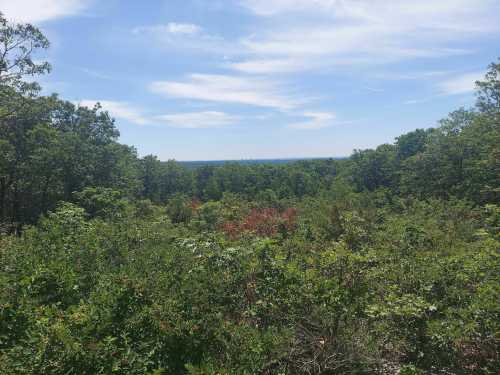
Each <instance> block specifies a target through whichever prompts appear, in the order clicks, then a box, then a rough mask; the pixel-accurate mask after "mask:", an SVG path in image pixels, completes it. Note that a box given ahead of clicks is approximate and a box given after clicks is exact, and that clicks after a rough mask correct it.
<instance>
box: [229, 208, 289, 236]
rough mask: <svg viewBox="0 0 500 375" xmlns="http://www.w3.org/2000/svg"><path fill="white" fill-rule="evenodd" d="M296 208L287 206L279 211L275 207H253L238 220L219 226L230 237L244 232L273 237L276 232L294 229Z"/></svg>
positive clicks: (287, 231) (286, 231)
mask: <svg viewBox="0 0 500 375" xmlns="http://www.w3.org/2000/svg"><path fill="white" fill-rule="evenodd" d="M296 221H297V210H296V209H295V208H288V209H286V210H285V211H283V212H281V213H280V212H279V211H278V210H276V209H275V208H263V209H253V210H252V211H250V213H249V214H248V215H247V216H246V217H245V218H243V219H242V220H241V221H240V222H234V221H229V222H226V223H224V224H223V225H222V226H221V230H222V231H223V232H224V233H226V234H227V235H228V236H229V237H230V238H233V239H235V238H237V237H239V236H240V235H241V234H243V233H244V232H249V233H253V234H255V235H257V236H260V237H273V236H276V235H277V234H278V233H289V232H292V231H294V230H295V228H296Z"/></svg>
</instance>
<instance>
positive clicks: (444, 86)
mask: <svg viewBox="0 0 500 375" xmlns="http://www.w3.org/2000/svg"><path fill="white" fill-rule="evenodd" d="M484 75H485V72H473V73H467V74H462V75H459V76H456V77H454V78H452V79H449V80H447V81H444V82H441V83H439V85H438V90H439V92H440V93H441V94H443V95H458V94H467V93H470V92H473V91H474V89H475V87H476V81H480V80H482V79H484Z"/></svg>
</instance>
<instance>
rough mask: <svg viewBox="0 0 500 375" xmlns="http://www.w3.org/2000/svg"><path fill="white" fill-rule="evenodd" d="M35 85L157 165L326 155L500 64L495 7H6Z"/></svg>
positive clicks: (385, 138)
mask: <svg viewBox="0 0 500 375" xmlns="http://www.w3.org/2000/svg"><path fill="white" fill-rule="evenodd" d="M0 10H1V11H3V12H4V13H5V15H6V17H7V18H8V19H11V20H16V21H23V22H32V23H34V24H35V25H38V26H39V27H40V28H41V29H42V30H43V31H44V32H45V33H46V35H47V36H48V37H49V39H50V40H51V42H52V46H51V48H50V50H49V51H48V52H47V54H45V55H43V56H38V57H37V58H40V59H42V58H45V59H48V60H49V61H50V62H51V63H52V65H53V71H52V73H51V74H50V75H48V76H45V77H43V78H42V79H41V80H40V81H41V83H42V85H43V87H44V92H45V93H51V92H57V93H59V94H60V95H61V97H62V98H64V99H67V100H71V101H74V102H75V103H79V104H80V105H93V104H94V103H95V102H96V101H100V102H101V103H102V105H103V107H104V109H106V110H108V111H109V112H110V113H111V114H112V115H113V116H114V117H115V118H116V122H117V126H118V128H119V130H120V132H121V138H120V140H121V142H123V143H126V144H130V145H134V146H135V147H136V148H137V150H138V152H139V154H140V155H146V154H155V155H157V156H158V157H159V158H160V159H162V160H168V159H177V160H218V159H249V158H286V157H328V156H343V155H349V154H350V153H351V152H352V150H353V149H363V148H369V147H375V146H377V145H379V144H381V143H385V142H392V141H393V139H394V138H395V137H396V136H398V135H400V134H402V133H404V132H407V131H411V130H413V129H415V128H418V127H421V128H427V127H430V126H435V125H436V123H437V121H438V120H439V119H441V118H443V117H444V116H446V114H447V113H448V112H450V111H452V110H454V109H457V108H459V107H460V106H466V107H467V106H470V105H471V104H472V103H473V102H474V93H473V88H474V81H475V80H477V79H479V78H480V77H481V76H482V75H483V74H484V72H485V70H486V68H487V66H488V64H489V63H491V62H493V61H496V59H497V58H498V57H499V56H500V1H498V0H440V1H436V0H419V1H402V0H148V1H137V0H135V1H134V0H0Z"/></svg>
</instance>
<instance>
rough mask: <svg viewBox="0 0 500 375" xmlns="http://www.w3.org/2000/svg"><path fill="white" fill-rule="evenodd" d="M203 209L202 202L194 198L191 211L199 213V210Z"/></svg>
mask: <svg viewBox="0 0 500 375" xmlns="http://www.w3.org/2000/svg"><path fill="white" fill-rule="evenodd" d="M200 207H201V201H200V200H199V199H198V198H193V199H192V200H191V210H193V212H195V211H198V209H199V208H200Z"/></svg>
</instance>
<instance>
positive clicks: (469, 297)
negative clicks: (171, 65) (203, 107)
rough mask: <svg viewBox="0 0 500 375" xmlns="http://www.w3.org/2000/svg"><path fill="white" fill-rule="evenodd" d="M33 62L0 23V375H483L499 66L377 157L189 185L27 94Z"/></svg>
mask: <svg viewBox="0 0 500 375" xmlns="http://www.w3.org/2000/svg"><path fill="white" fill-rule="evenodd" d="M48 47H49V41H48V40H47V38H46V37H45V36H44V35H43V33H42V32H41V31H40V30H39V29H37V28H36V27H34V26H32V25H30V24H11V23H9V22H7V20H6V19H5V18H4V17H3V16H1V15H0V58H1V60H0V373H1V374H5V375H9V374H39V375H49V374H61V375H63V374H66V375H68V374H74V375H80V374H151V375H153V374H154V375H161V374H164V375H167V374H189V375H209V374H221V375H222V374H224V375H229V374H238V375H240V374H241V375H244V374H269V375H271V374H276V375H284V374H316V375H328V374H401V375H412V374H498V371H499V368H500V354H499V342H500V257H499V256H500V206H499V204H500V61H498V62H494V63H492V64H491V65H490V66H489V68H488V72H487V74H486V75H485V77H484V79H483V80H481V81H478V82H477V83H476V104H475V105H474V106H473V107H472V108H459V109H457V110H456V111H454V112H452V113H450V114H449V115H448V116H447V117H446V118H444V119H443V120H441V121H440V123H439V124H438V125H437V126H436V127H432V128H428V129H416V130H415V131H412V132H409V133H407V134H403V135H401V136H399V137H398V138H396V139H395V140H394V142H393V143H390V144H383V145H380V146H378V147H377V148H375V149H367V150H357V151H355V152H354V153H353V154H352V155H351V156H350V157H348V158H345V159H333V158H332V159H322V160H304V161H296V162H291V163H286V164H252V163H249V164H240V163H236V162H235V163H226V164H223V165H200V166H196V167H191V168H190V167H188V166H186V165H183V164H182V163H179V162H176V161H174V160H171V161H166V162H164V161H160V160H159V159H158V158H157V157H155V156H154V155H149V156H145V157H139V156H138V154H137V151H136V150H135V149H134V148H133V147H130V146H127V145H124V144H121V143H119V132H118V128H117V125H116V124H115V120H114V119H113V118H111V116H110V115H109V114H108V112H106V111H104V110H103V109H102V108H101V107H100V106H99V105H96V106H95V107H93V108H87V107H83V106H78V105H76V104H74V103H72V102H70V101H66V100H64V99H62V98H59V97H58V96H57V95H55V94H54V95H51V96H45V95H42V93H41V88H40V85H39V84H38V83H36V77H39V76H42V75H44V74H46V73H49V72H50V69H51V66H50V64H48V63H47V62H40V61H39V60H37V59H35V58H34V57H33V56H34V53H35V52H40V51H43V50H45V49H47V48H48ZM334 152H335V150H332V154H334Z"/></svg>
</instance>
